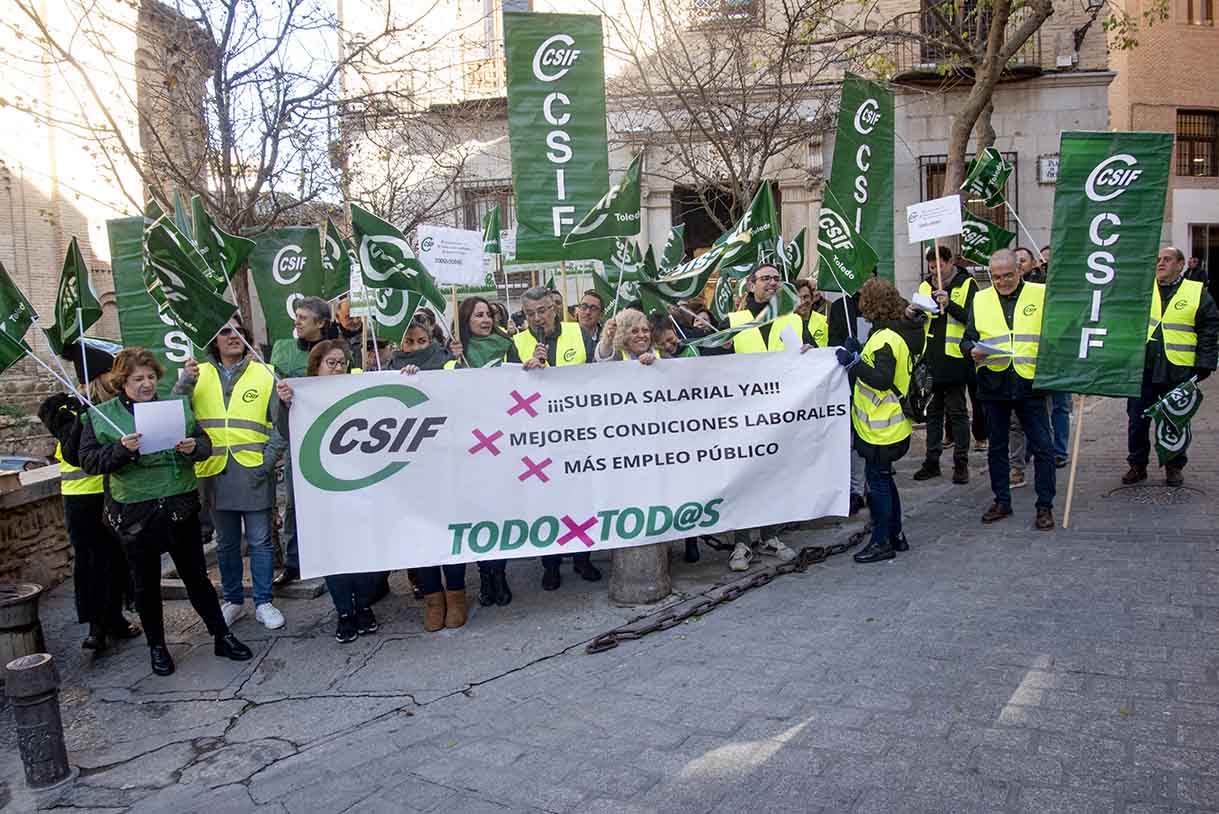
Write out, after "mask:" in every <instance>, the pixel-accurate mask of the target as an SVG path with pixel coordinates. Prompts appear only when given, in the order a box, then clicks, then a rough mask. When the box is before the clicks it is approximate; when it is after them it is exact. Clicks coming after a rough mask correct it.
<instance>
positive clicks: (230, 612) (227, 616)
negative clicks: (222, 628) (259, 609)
mask: <svg viewBox="0 0 1219 814" xmlns="http://www.w3.org/2000/svg"><path fill="white" fill-rule="evenodd" d="M220 612H221V613H222V614H224V623H225V624H226V625H228V626H229V627H232V626H233V623H234V622H236V621H237V620H238V619H240V618H241V617H242V616H245V603H244V602H243V603H242V604H240V605H236V604H234V603H232V602H221V603H220Z"/></svg>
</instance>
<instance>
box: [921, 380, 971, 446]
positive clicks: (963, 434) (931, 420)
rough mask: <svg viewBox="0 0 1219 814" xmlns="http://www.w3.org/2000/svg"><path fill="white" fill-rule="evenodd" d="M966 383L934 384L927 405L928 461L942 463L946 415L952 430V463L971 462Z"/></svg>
mask: <svg viewBox="0 0 1219 814" xmlns="http://www.w3.org/2000/svg"><path fill="white" fill-rule="evenodd" d="M965 389H966V388H965V385H964V384H944V385H933V386H932V388H931V403H930V404H928V405H927V463H929V464H935V465H936V466H939V463H940V455H941V454H943V452H944V416H945V415H947V416H948V427H949V429H950V431H951V433H952V444H953V446H952V462H953V463H954V464H960V465H965V464H967V463H969V411H968V410H967V409H966V407H965Z"/></svg>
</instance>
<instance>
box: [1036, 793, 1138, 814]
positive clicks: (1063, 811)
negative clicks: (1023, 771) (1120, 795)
mask: <svg viewBox="0 0 1219 814" xmlns="http://www.w3.org/2000/svg"><path fill="white" fill-rule="evenodd" d="M1017 810H1018V811H1020V812H1022V814H1113V813H1114V812H1116V811H1117V810H1118V809H1117V805H1116V803H1115V802H1114V801H1113V799H1112V798H1111V797H1103V796H1100V795H1092V794H1085V793H1082V792H1077V791H1063V790H1061V789H1042V788H1023V789H1021V790H1020V798H1019V806H1018V809H1017Z"/></svg>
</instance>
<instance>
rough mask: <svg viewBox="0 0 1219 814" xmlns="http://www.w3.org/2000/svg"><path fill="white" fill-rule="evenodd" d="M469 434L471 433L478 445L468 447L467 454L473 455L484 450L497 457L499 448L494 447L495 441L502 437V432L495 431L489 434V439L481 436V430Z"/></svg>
mask: <svg viewBox="0 0 1219 814" xmlns="http://www.w3.org/2000/svg"><path fill="white" fill-rule="evenodd" d="M470 432H472V433H473V434H474V437H475V438H477V439H478V443H477V444H475V445H474V446H472V447H470V449H468V450H467V452H469V453H470V454H471V455H473V454H475V453H476V452H478V451H479V450H480V449H486V450H489V451H490V452H491V454H492V455H499V448H498V447H496V446H495V442H496V440H497V439H499V438H501V437H503V435H504V434H503V433H502V432H500V431H499V430H496V431H495V432H493V433H491V435H490V436H489V437H488V436H486V435H483V434H482V431H481V430H470Z"/></svg>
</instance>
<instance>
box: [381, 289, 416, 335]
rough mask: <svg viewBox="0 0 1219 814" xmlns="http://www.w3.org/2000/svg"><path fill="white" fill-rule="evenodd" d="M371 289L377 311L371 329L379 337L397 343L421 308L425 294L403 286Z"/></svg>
mask: <svg viewBox="0 0 1219 814" xmlns="http://www.w3.org/2000/svg"><path fill="white" fill-rule="evenodd" d="M370 291H372V295H373V303H374V305H373V309H374V311H375V314H374V316H373V322H372V325H371V330H372V331H373V332H374V333H375V334H376V335H377V336H378V337H379V338H381V339H388V340H389V341H390V342H393V343H394V344H395V345H397V344H398V343H400V342H401V341H402V337H403V336H405V335H406V329H407V328H409V327H410V326H411V317H413V316H414V315H415V311H417V310H418V309H419V305H420V303H421V302H422V301H423V295H422V294H419V293H418V292H416V291H406V290H404V289H401V288H373V289H370Z"/></svg>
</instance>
